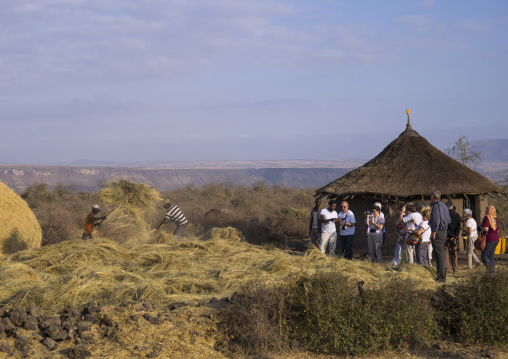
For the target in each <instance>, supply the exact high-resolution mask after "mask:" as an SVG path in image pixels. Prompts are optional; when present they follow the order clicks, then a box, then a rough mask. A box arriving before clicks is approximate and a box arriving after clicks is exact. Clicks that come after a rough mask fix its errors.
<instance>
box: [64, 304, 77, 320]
mask: <svg viewBox="0 0 508 359" xmlns="http://www.w3.org/2000/svg"><path fill="white" fill-rule="evenodd" d="M62 314H63V315H65V316H67V317H69V318H73V319H76V318H77V317H79V311H78V310H77V309H76V308H74V307H67V308H65V309H64V310H63V312H62Z"/></svg>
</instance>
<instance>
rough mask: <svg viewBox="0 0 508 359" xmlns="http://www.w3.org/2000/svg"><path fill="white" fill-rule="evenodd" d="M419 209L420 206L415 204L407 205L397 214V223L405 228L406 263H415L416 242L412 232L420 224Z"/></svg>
mask: <svg viewBox="0 0 508 359" xmlns="http://www.w3.org/2000/svg"><path fill="white" fill-rule="evenodd" d="M419 209H420V204H419V203H418V202H416V203H414V204H413V203H408V204H407V206H403V207H402V211H400V214H399V221H400V222H402V223H403V224H404V225H405V226H406V233H407V236H406V243H405V244H406V245H405V251H406V254H407V256H406V258H407V261H408V263H414V262H416V248H415V243H416V241H415V240H414V239H413V235H412V232H413V231H414V230H415V229H416V227H417V226H419V225H420V223H422V220H423V218H422V215H421V213H420V212H419V211H418V210H419Z"/></svg>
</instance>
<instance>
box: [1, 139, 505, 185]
mask: <svg viewBox="0 0 508 359" xmlns="http://www.w3.org/2000/svg"><path fill="white" fill-rule="evenodd" d="M471 144H472V145H475V146H476V149H477V150H478V151H479V152H480V155H481V158H482V160H483V161H482V162H481V163H480V164H478V165H477V166H476V167H475V168H474V169H475V170H476V171H478V172H480V173H481V174H483V175H484V176H486V177H487V178H489V179H491V180H493V181H494V182H498V183H499V182H501V181H503V180H504V179H505V177H506V176H507V175H508V139H502V140H481V141H472V142H471ZM365 162H367V160H366V159H363V160H362V159H356V160H340V161H339V160H281V161H217V162H211V161H203V162H167V163H113V162H102V163H97V162H92V161H86V160H82V161H79V164H78V163H74V164H72V165H17V164H14V165H10V164H9V165H8V164H4V165H1V164H0V182H3V183H5V184H6V185H8V186H9V187H11V188H12V189H13V190H15V191H17V192H22V191H24V190H25V189H26V188H27V187H28V186H30V185H32V184H34V183H46V184H48V185H49V186H51V187H52V186H55V185H57V184H59V183H60V184H63V185H72V186H74V187H75V188H76V189H78V190H83V191H95V190H97V189H98V188H99V187H100V186H101V185H102V184H103V183H104V182H107V181H111V180H118V179H129V180H131V181H134V182H143V183H147V184H148V185H151V186H153V187H156V188H158V189H159V190H171V189H175V188H181V187H185V186H188V185H194V186H198V187H201V186H204V185H206V184H209V183H230V184H233V185H252V184H254V183H256V182H260V181H264V182H266V183H267V184H280V185H282V186H288V187H300V188H317V187H321V186H324V185H326V184H328V183H330V182H332V181H334V180H336V179H337V178H339V177H341V176H343V175H344V174H346V173H347V172H349V171H351V170H352V169H354V168H357V167H359V166H361V165H362V164H364V163H365Z"/></svg>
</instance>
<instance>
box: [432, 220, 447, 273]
mask: <svg viewBox="0 0 508 359" xmlns="http://www.w3.org/2000/svg"><path fill="white" fill-rule="evenodd" d="M446 238H447V230H446V229H439V230H438V231H437V232H436V238H434V239H433V240H432V251H433V253H434V255H433V257H434V259H435V260H436V269H437V278H436V280H437V281H438V282H446V266H445V259H444V250H445V248H444V245H445V242H446Z"/></svg>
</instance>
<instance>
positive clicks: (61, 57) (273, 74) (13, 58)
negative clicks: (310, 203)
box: [0, 0, 508, 163]
mask: <svg viewBox="0 0 508 359" xmlns="http://www.w3.org/2000/svg"><path fill="white" fill-rule="evenodd" d="M507 35H508V1H505V0H484V1H476V0H475V1H469V0H455V1H454V0H414V1H412V0H404V1H402V0H401V1H378V0H372V1H368V0H359V1H353V0H350V1H332V0H329V1H326V0H313V1H302V0H293V1H271V0H264V1H261V0H255V1H254V0H213V1H210V0H208V1H204V0H193V1H185V0H131V1H129V0H87V1H84V0H24V1H15V0H3V1H2V7H1V10H0V79H1V81H0V121H1V129H2V130H1V132H0V163H72V162H73V161H76V160H80V159H88V160H98V161H99V160H102V161H122V162H128V161H197V160H199V161H202V160H272V159H273V160H279V159H352V158H371V157H374V156H375V155H376V154H377V153H379V152H380V151H381V150H382V149H383V148H384V147H385V146H386V145H387V144H388V143H389V142H390V141H392V140H393V139H395V138H396V137H397V136H398V134H399V133H400V132H402V131H403V130H404V128H405V124H406V114H405V110H406V108H410V109H411V122H412V124H413V128H414V129H415V130H417V131H418V132H419V133H420V134H421V135H423V136H425V137H426V138H427V139H428V140H429V141H430V142H431V143H432V144H434V145H435V146H436V147H438V148H441V149H444V148H447V147H450V143H451V142H453V141H454V140H456V139H457V138H458V137H459V135H461V134H462V135H465V136H467V137H468V138H469V140H471V141H473V140H479V139H488V138H508V121H507V118H506V109H505V104H506V103H507V99H506V98H507V93H508V82H507V79H508V76H507V75H508V66H506V64H507V63H508V36H507Z"/></svg>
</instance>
